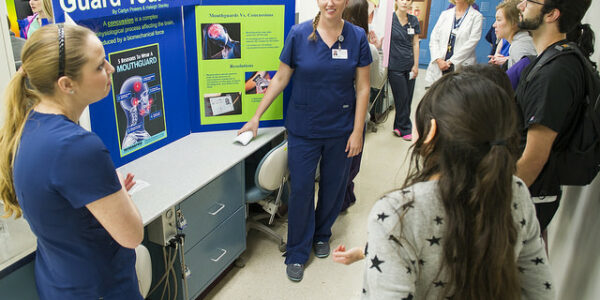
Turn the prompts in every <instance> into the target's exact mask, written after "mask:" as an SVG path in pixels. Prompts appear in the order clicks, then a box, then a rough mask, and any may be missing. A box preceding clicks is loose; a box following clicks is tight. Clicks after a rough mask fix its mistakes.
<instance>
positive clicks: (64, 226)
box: [0, 24, 144, 300]
mask: <svg viewBox="0 0 600 300" xmlns="http://www.w3.org/2000/svg"><path fill="white" fill-rule="evenodd" d="M22 59H23V66H22V69H20V70H19V71H18V72H17V74H16V75H15V76H14V77H13V78H12V80H11V81H10V83H9V85H8V87H7V93H6V96H5V97H6V99H5V107H4V110H5V111H6V119H5V122H4V124H3V127H2V129H1V131H0V157H1V158H2V159H1V160H0V171H1V172H2V178H3V179H4V180H2V181H0V195H1V196H2V200H3V202H4V209H5V212H6V214H7V215H9V216H11V215H13V214H14V215H16V217H20V216H21V213H23V216H24V217H25V219H27V221H28V223H29V225H30V227H31V230H32V231H33V233H34V234H35V235H36V237H37V251H36V258H35V278H36V285H37V290H38V294H39V296H40V298H41V299H61V300H62V299H106V300H108V299H141V298H142V297H141V295H140V292H139V288H138V282H137V276H136V273H135V251H134V250H133V248H135V247H136V246H137V245H139V243H140V242H141V241H142V238H143V235H144V231H143V225H142V220H141V217H140V214H139V212H138V210H137V208H136V207H135V205H134V203H133V202H132V200H131V198H130V197H129V196H128V194H127V190H128V189H129V188H131V187H132V186H133V185H134V184H135V182H133V176H132V175H131V174H128V175H127V178H125V179H123V178H122V177H121V176H120V175H118V174H117V172H116V171H115V167H114V165H113V163H112V161H111V159H110V156H109V153H108V150H107V149H106V147H105V146H104V145H103V144H102V141H101V140H100V138H99V137H98V136H97V135H96V134H94V133H92V132H89V131H86V130H85V129H83V128H81V127H80V126H79V125H77V121H78V120H79V117H80V115H81V113H82V112H83V110H84V108H85V107H86V106H87V105H89V104H91V103H94V102H96V101H98V100H100V99H102V98H104V97H106V95H107V94H108V92H109V91H110V82H111V81H110V74H111V73H113V72H114V70H115V69H114V68H113V67H112V66H111V65H110V64H109V63H108V62H107V61H106V59H105V53H104V49H103V47H102V43H101V42H100V40H99V39H98V38H97V37H96V35H95V34H94V33H93V32H92V31H90V30H88V29H86V28H84V27H80V26H76V25H63V24H59V25H48V26H44V27H42V28H40V29H39V30H38V31H37V32H36V34H34V35H32V36H31V37H30V38H29V40H27V42H26V43H25V47H24V48H23V53H22Z"/></svg>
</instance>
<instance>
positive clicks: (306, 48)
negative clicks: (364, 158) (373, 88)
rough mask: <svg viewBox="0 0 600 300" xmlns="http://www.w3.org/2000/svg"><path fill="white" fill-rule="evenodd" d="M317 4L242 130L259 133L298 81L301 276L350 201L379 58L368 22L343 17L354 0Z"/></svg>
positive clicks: (293, 171) (293, 221)
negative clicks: (277, 102)
mask: <svg viewBox="0 0 600 300" xmlns="http://www.w3.org/2000/svg"><path fill="white" fill-rule="evenodd" d="M317 4H318V5H319V13H318V14H317V16H316V17H315V19H314V21H312V22H311V21H307V22H304V23H301V24H298V25H295V26H294V27H292V29H291V30H290V32H289V34H288V37H287V39H286V41H285V45H284V47H283V50H282V51H281V56H280V57H279V59H280V60H281V63H280V65H279V70H278V71H277V73H276V75H275V78H273V80H272V81H271V84H270V85H269V88H268V89H267V92H266V93H265V95H264V97H263V99H262V101H261V103H260V105H259V107H258V109H257V110H256V113H255V114H254V116H253V117H252V119H251V120H250V121H248V123H246V124H245V125H244V127H242V129H240V131H239V133H241V132H244V131H248V130H252V131H253V133H254V135H255V136H256V133H257V130H258V124H259V120H260V117H261V116H262V114H263V113H264V112H265V111H266V110H267V108H268V107H269V105H270V104H271V103H272V102H273V100H274V99H275V97H276V96H277V95H279V94H280V93H281V92H282V91H283V89H284V88H285V87H286V86H287V84H288V82H289V81H290V79H291V80H292V82H293V87H292V91H291V97H290V103H289V105H288V111H287V118H286V128H287V130H288V147H289V148H288V149H289V150H288V151H289V152H288V153H289V156H288V165H289V169H290V179H291V181H290V182H291V187H292V193H291V197H290V200H289V207H288V224H289V225H288V240H287V256H286V259H285V263H286V264H287V269H286V273H287V276H288V278H289V279H290V280H293V281H300V280H302V277H303V274H304V264H305V263H306V262H307V261H308V258H309V255H310V250H311V247H314V252H315V255H316V256H317V257H320V258H324V257H327V256H328V255H329V251H330V247H329V239H330V237H331V226H332V225H333V223H334V222H335V219H336V218H337V216H338V214H339V212H340V208H341V205H342V202H343V200H344V195H345V191H346V183H347V180H348V170H349V166H350V162H351V159H350V158H351V157H353V156H355V155H357V154H358V153H360V152H361V151H362V146H363V141H362V140H363V129H364V123H365V122H364V120H365V114H366V110H367V102H368V99H369V65H370V64H371V61H372V58H371V52H370V50H369V44H368V42H367V36H366V33H365V31H364V29H362V28H360V27H358V26H354V25H352V24H350V23H349V22H344V20H343V19H342V13H343V11H344V8H345V7H346V6H347V5H348V0H317ZM355 85H356V88H355ZM319 159H320V160H321V165H320V168H321V169H320V170H321V173H320V183H319V200H318V205H317V208H316V211H315V209H314V190H315V189H314V180H315V170H316V168H317V164H318V162H319Z"/></svg>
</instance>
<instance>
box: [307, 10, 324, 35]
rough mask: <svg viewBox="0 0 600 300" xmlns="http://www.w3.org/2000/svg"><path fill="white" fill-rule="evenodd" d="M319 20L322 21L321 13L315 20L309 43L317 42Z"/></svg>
mask: <svg viewBox="0 0 600 300" xmlns="http://www.w3.org/2000/svg"><path fill="white" fill-rule="evenodd" d="M319 19H321V12H320V11H319V12H318V13H317V16H316V17H315V19H314V20H313V31H312V33H311V34H310V35H309V36H308V40H309V41H313V42H314V41H316V40H317V25H319Z"/></svg>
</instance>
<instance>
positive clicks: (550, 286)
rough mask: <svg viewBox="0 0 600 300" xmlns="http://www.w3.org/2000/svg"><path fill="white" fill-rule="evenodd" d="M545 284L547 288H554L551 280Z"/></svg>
mask: <svg viewBox="0 0 600 300" xmlns="http://www.w3.org/2000/svg"><path fill="white" fill-rule="evenodd" d="M544 285H545V286H546V289H547V290H549V289H551V288H552V284H550V282H548V281H546V282H544Z"/></svg>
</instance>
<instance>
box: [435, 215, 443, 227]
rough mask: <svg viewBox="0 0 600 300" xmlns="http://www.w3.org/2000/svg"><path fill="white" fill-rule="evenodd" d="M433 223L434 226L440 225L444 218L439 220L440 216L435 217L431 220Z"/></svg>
mask: <svg viewBox="0 0 600 300" xmlns="http://www.w3.org/2000/svg"><path fill="white" fill-rule="evenodd" d="M433 220H434V221H435V224H436V225H442V223H443V222H442V221H443V220H444V218H440V216H435V219H433Z"/></svg>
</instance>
